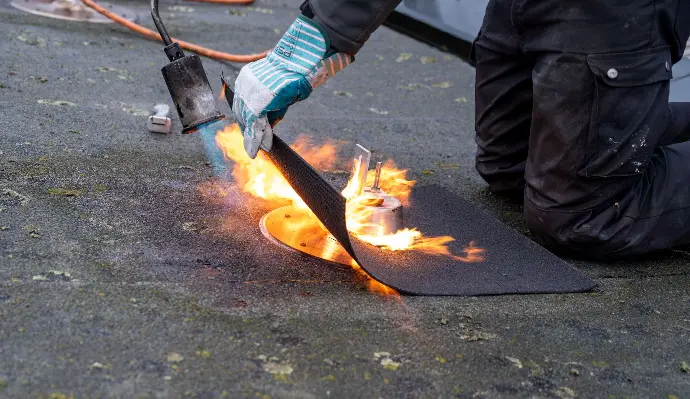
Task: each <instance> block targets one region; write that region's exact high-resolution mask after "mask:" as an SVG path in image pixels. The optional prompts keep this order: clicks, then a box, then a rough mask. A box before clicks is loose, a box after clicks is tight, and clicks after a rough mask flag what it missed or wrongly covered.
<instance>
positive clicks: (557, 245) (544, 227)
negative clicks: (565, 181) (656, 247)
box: [524, 201, 630, 259]
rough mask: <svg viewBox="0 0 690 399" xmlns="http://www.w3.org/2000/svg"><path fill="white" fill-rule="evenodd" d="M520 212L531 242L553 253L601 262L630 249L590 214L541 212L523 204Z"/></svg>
mask: <svg viewBox="0 0 690 399" xmlns="http://www.w3.org/2000/svg"><path fill="white" fill-rule="evenodd" d="M524 213H525V220H526V222H527V226H528V228H529V230H530V233H531V234H532V235H533V237H534V239H535V241H537V242H538V243H539V244H541V245H543V246H545V247H547V248H549V249H551V250H553V251H554V252H558V253H562V254H571V255H576V256H577V257H586V258H593V259H604V258H609V257H613V256H618V255H621V254H622V252H624V251H627V250H628V249H630V248H629V245H628V243H627V242H626V241H625V237H623V235H619V234H612V233H611V229H610V228H609V226H608V225H607V224H606V223H602V222H601V221H600V220H598V219H599V217H593V215H592V213H591V212H587V211H583V212H560V211H553V210H543V209H539V208H536V207H535V206H534V205H533V204H530V203H529V201H525V208H524Z"/></svg>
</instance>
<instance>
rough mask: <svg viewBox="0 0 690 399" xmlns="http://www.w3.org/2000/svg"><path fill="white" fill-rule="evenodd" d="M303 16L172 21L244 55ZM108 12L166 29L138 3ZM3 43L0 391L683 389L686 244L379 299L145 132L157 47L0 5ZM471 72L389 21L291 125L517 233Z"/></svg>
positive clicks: (167, 12) (689, 349)
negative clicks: (573, 290) (571, 286)
mask: <svg viewBox="0 0 690 399" xmlns="http://www.w3.org/2000/svg"><path fill="white" fill-rule="evenodd" d="M299 3H300V1H298V0H290V1H282V0H280V1H278V0H267V1H261V2H258V3H255V4H254V5H253V6H252V7H248V8H247V7H244V8H243V7H225V6H219V5H212V4H201V3H189V2H185V3H181V2H165V3H164V4H163V5H162V7H161V10H162V15H163V17H164V19H165V21H166V23H167V26H168V28H169V30H170V31H171V33H172V34H173V35H174V36H176V37H180V38H182V39H184V40H187V41H190V42H194V43H198V44H203V45H206V46H208V47H211V48H214V49H217V50H223V51H230V52H238V53H250V52H256V51H260V50H263V49H267V48H270V47H271V46H273V45H274V44H275V42H276V41H277V40H278V38H279V36H280V35H281V33H282V32H283V31H284V30H285V29H286V28H287V27H288V25H289V24H290V22H291V21H292V20H293V18H294V17H295V16H296V15H297V13H298V11H297V7H298V5H299ZM117 4H120V5H123V6H127V7H130V8H131V9H133V10H135V11H136V12H137V13H138V14H139V15H140V20H141V21H143V23H144V24H145V25H147V26H149V27H152V23H151V22H150V17H149V16H148V10H147V6H146V4H145V3H144V2H135V1H117ZM0 32H2V35H3V40H2V42H0V50H1V52H2V54H3V55H2V57H0V84H1V85H0V110H2V112H0V118H2V120H1V121H0V122H1V123H0V336H1V337H2V344H1V345H0V397H7V398H19V397H54V398H62V397H65V396H59V394H63V395H66V397H69V395H70V394H72V393H73V394H74V397H76V398H87V397H88V398H93V397H128V398H129V397H137V398H154V397H170V398H178V397H194V398H219V397H251V398H257V397H259V398H267V397H271V398H323V397H329V396H330V397H343V398H352V397H382V398H404V397H442V398H447V397H462V398H500V397H561V398H569V397H575V396H577V397H583V398H584V397H667V396H668V397H671V396H669V395H676V396H677V397H681V398H682V397H687V396H688V395H690V373H687V372H683V371H682V370H681V363H682V362H689V363H690V345H688V341H689V338H690V291H689V290H688V287H690V255H689V254H688V252H685V251H684V250H674V251H669V252H665V253H663V254H659V255H655V256H653V257H649V258H646V259H640V260H639V261H636V262H619V263H615V264H600V263H590V262H580V261H571V263H572V264H573V265H575V266H576V267H578V268H579V269H580V270H583V271H584V272H585V273H587V275H589V276H591V277H592V278H594V279H595V280H596V281H597V283H599V289H598V290H597V291H596V292H594V293H589V294H573V295H527V296H498V297H481V298H429V297H401V298H399V299H395V298H390V297H382V296H379V295H376V294H373V293H371V292H369V291H368V290H367V289H366V287H365V284H364V282H363V281H362V279H361V278H358V277H357V275H356V274H355V273H353V272H352V271H351V270H350V269H348V268H343V267H337V266H332V265H329V264H325V263H322V262H319V261H315V260H309V259H305V258H303V257H300V256H298V255H295V254H291V253H288V252H284V251H283V250H281V249H280V248H278V247H274V246H272V245H270V244H269V243H268V242H267V241H266V239H265V238H264V237H263V236H261V234H260V232H259V229H258V221H259V218H260V217H261V216H262V215H263V214H264V213H265V212H267V210H268V209H269V208H268V207H267V205H266V204H263V203H261V202H259V201H250V200H249V198H248V197H244V196H242V195H241V194H240V193H238V192H236V191H232V190H231V191H229V192H227V194H228V195H226V196H224V197H222V196H220V195H217V194H211V195H208V193H209V192H212V193H213V192H214V191H213V190H209V186H210V185H211V183H212V182H213V173H212V170H211V168H210V167H209V166H208V164H207V159H206V157H205V155H204V151H203V146H202V143H201V141H200V138H199V136H194V135H192V136H182V135H180V134H177V133H174V134H172V135H170V136H160V135H155V134H150V133H148V132H147V130H146V115H148V113H149V111H150V110H152V108H153V106H154V105H155V104H157V103H168V104H170V98H169V95H168V93H167V89H166V87H165V84H164V82H163V79H162V76H161V74H160V68H161V67H162V66H163V65H165V63H166V61H167V60H166V58H165V55H164V53H163V51H162V46H161V45H160V44H158V43H156V42H153V41H151V40H148V39H145V38H142V37H140V36H138V35H136V34H134V33H132V32H129V31H127V30H126V29H124V28H122V27H119V26H116V25H95V24H84V23H73V22H66V21H59V20H54V19H47V18H41V17H38V16H33V15H29V14H25V13H22V12H20V11H18V10H16V9H13V8H11V7H9V5H8V3H7V2H5V3H4V4H3V5H2V6H0ZM203 63H204V66H205V68H206V71H207V73H208V76H209V79H210V80H211V82H212V84H213V89H214V91H215V92H216V94H218V90H219V88H220V83H219V75H220V72H221V70H224V71H225V74H226V76H228V77H229V78H230V79H234V77H235V76H236V74H237V72H238V66H236V65H230V64H224V63H220V62H217V61H213V60H210V59H203ZM473 81H474V70H473V69H472V68H471V67H469V66H468V65H467V64H465V63H464V62H463V61H462V60H460V59H458V58H455V57H452V56H447V55H446V54H443V53H441V52H439V51H437V50H435V49H433V48H431V47H429V46H427V45H424V44H422V43H419V42H416V41H414V40H412V39H410V38H408V37H405V36H402V35H400V34H398V33H395V32H393V31H391V30H389V29H387V28H382V29H380V30H379V31H378V32H376V33H375V34H374V35H373V36H372V38H371V41H370V42H369V43H368V44H367V46H366V47H365V48H364V49H363V50H362V51H361V53H360V54H359V55H358V57H357V61H356V63H355V64H354V65H353V66H352V67H350V68H348V69H346V70H345V71H343V72H342V73H341V74H339V75H338V76H337V77H336V78H335V79H333V80H332V81H329V82H328V83H327V84H326V85H325V86H323V87H321V88H320V89H318V90H317V91H316V92H314V94H313V96H312V98H311V99H309V100H308V101H307V102H305V103H303V104H299V105H297V106H295V107H293V108H292V109H291V110H290V112H289V113H288V115H287V117H286V119H285V120H284V121H283V122H282V123H281V125H280V127H279V129H278V130H279V134H280V135H281V136H282V137H284V138H285V139H287V140H289V141H290V140H293V139H294V138H296V137H297V136H298V135H299V134H307V135H309V136H311V137H313V141H314V142H315V143H322V142H325V141H326V140H327V139H333V140H339V141H340V142H341V147H342V149H341V155H343V157H344V156H345V155H347V154H349V153H350V151H351V149H352V147H353V146H354V143H361V144H362V145H364V146H365V147H367V148H369V149H371V150H372V152H373V153H374V159H375V160H385V159H387V158H392V159H393V160H395V162H396V163H397V164H398V165H400V166H402V167H404V168H409V169H410V173H411V176H412V177H413V178H415V179H417V180H418V184H419V185H426V184H431V183H436V184H440V185H442V186H444V187H446V188H448V189H449V190H451V191H453V192H454V193H456V194H458V195H460V196H462V197H463V198H465V199H467V200H469V201H471V202H473V203H475V204H477V205H478V206H479V207H481V208H484V209H486V210H488V211H489V212H491V213H492V214H493V215H495V216H496V217H497V218H499V219H500V220H502V221H503V222H505V223H507V224H508V225H509V226H511V227H512V228H514V229H516V230H518V231H520V232H523V233H526V227H525V224H524V223H523V221H522V217H521V210H520V208H519V207H517V206H514V205H510V204H506V203H504V202H501V201H499V200H497V199H496V198H494V197H493V196H492V195H491V194H490V193H489V192H488V191H487V189H486V186H485V184H484V183H483V182H482V181H481V179H480V178H479V177H478V175H477V174H476V172H475V171H474V168H473V154H474V151H475V144H474V139H473V105H474V104H473V92H474V88H473V86H472V85H473ZM219 104H220V107H221V111H222V112H228V109H227V106H226V105H225V104H221V103H220V102H219ZM173 129H174V130H175V131H179V129H180V124H179V120H178V119H177V116H176V115H173ZM340 170H346V166H342V168H341V169H340ZM328 175H329V176H331V175H332V176H339V175H342V172H337V171H335V172H331V173H329V174H328ZM203 193H207V194H206V195H203ZM216 193H217V191H216ZM51 394H53V396H50V395H51Z"/></svg>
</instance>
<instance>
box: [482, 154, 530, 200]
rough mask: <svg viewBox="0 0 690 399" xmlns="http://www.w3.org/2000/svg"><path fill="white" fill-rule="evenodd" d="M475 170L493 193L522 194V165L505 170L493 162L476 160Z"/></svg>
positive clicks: (523, 185)
mask: <svg viewBox="0 0 690 399" xmlns="http://www.w3.org/2000/svg"><path fill="white" fill-rule="evenodd" d="M475 169H476V170H477V173H478V174H479V176H481V178H482V179H484V181H485V182H486V183H487V184H488V185H489V188H490V189H491V191H493V192H495V193H513V192H518V191H519V192H522V190H523V189H524V187H525V178H524V166H523V165H517V166H515V167H510V168H505V167H501V165H498V164H497V163H494V162H484V161H480V160H476V161H475Z"/></svg>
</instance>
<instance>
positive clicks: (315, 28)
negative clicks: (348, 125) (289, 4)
mask: <svg viewBox="0 0 690 399" xmlns="http://www.w3.org/2000/svg"><path fill="white" fill-rule="evenodd" d="M328 48H329V42H328V38H327V37H326V34H325V33H324V32H323V30H322V29H321V27H320V26H319V25H318V23H316V22H314V21H312V20H311V19H309V18H307V17H305V16H299V17H298V18H297V19H296V20H295V21H294V22H293V23H292V25H291V26H290V28H289V29H288V30H287V32H285V34H284V35H283V37H282V38H281V39H280V41H279V42H278V44H277V45H276V47H275V48H274V49H273V51H271V52H270V53H269V54H268V55H267V56H266V58H264V59H261V60H259V61H255V62H252V63H249V64H247V65H245V66H244V67H243V68H242V70H241V71H240V74H239V76H237V79H236V80H235V97H234V99H233V104H232V110H233V113H234V114H235V120H236V121H237V123H238V124H239V126H240V128H241V129H242V134H243V135H244V149H245V150H246V151H247V154H249V156H250V157H251V158H255V157H256V154H257V153H258V152H259V147H261V148H263V150H264V151H270V150H271V147H272V146H273V126H275V124H276V123H278V122H279V121H280V119H282V118H283V116H285V113H286V112H287V109H288V107H289V106H290V105H292V104H294V103H296V102H298V101H302V100H304V99H306V98H307V97H309V95H310V94H311V92H312V90H313V89H314V88H316V87H318V86H320V85H322V84H323V83H325V82H326V80H328V78H330V77H331V76H333V75H335V74H336V73H337V72H339V71H340V70H342V69H343V68H345V67H346V66H348V65H350V63H352V62H353V61H354V57H352V56H350V55H347V54H344V53H333V52H331V53H328Z"/></svg>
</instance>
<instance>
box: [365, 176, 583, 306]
mask: <svg viewBox="0 0 690 399" xmlns="http://www.w3.org/2000/svg"><path fill="white" fill-rule="evenodd" d="M405 222H406V223H408V224H409V225H410V226H414V227H415V228H417V229H419V231H421V232H423V233H424V234H425V235H427V236H431V237H444V236H451V237H453V238H455V241H453V242H450V243H448V248H449V249H450V253H452V254H453V255H454V256H453V257H451V256H435V255H430V254H428V253H425V252H421V251H403V252H400V251H398V252H391V251H385V250H381V249H378V248H376V247H373V246H371V245H369V244H366V243H365V242H362V241H357V239H354V242H353V245H354V252H355V253H356V259H357V260H358V261H359V262H358V263H359V264H360V265H361V266H362V267H363V268H364V269H365V270H366V271H367V272H368V273H370V274H371V275H372V276H373V277H374V278H376V279H378V280H379V281H381V282H383V283H384V284H386V285H388V286H391V287H393V288H395V289H397V290H399V291H402V292H405V293H410V294H419V295H465V296H469V295H500V294H519V293H522V294H528V293H563V292H583V291H589V290H591V289H592V288H594V285H595V284H594V282H593V281H592V280H590V279H589V278H587V277H586V276H585V275H583V274H582V273H581V272H579V271H578V270H576V269H574V268H572V267H571V266H569V265H568V264H567V263H566V262H564V261H563V260H561V259H559V258H558V257H557V256H555V255H553V254H552V253H550V252H548V251H547V250H545V249H544V248H542V247H540V246H539V245H537V244H535V243H534V242H532V241H530V240H529V239H527V238H526V237H525V236H523V235H521V234H520V233H517V232H516V231H514V230H512V229H510V228H509V227H507V226H506V225H505V224H503V223H501V222H499V221H497V220H496V219H495V218H494V217H493V216H491V215H489V214H488V213H486V212H483V211H482V210H480V209H478V208H477V207H476V206H475V205H473V204H471V203H469V202H467V201H464V200H463V199H462V198H459V197H458V196H456V195H454V194H453V193H451V192H450V191H448V190H446V189H444V188H442V187H439V186H437V185H428V186H422V187H419V188H415V189H413V191H412V194H411V196H410V204H409V207H408V208H407V212H406V213H405ZM472 247H474V248H475V249H481V252H478V253H474V254H473V253H472ZM479 256H481V260H480V259H478V258H477V257H479Z"/></svg>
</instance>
